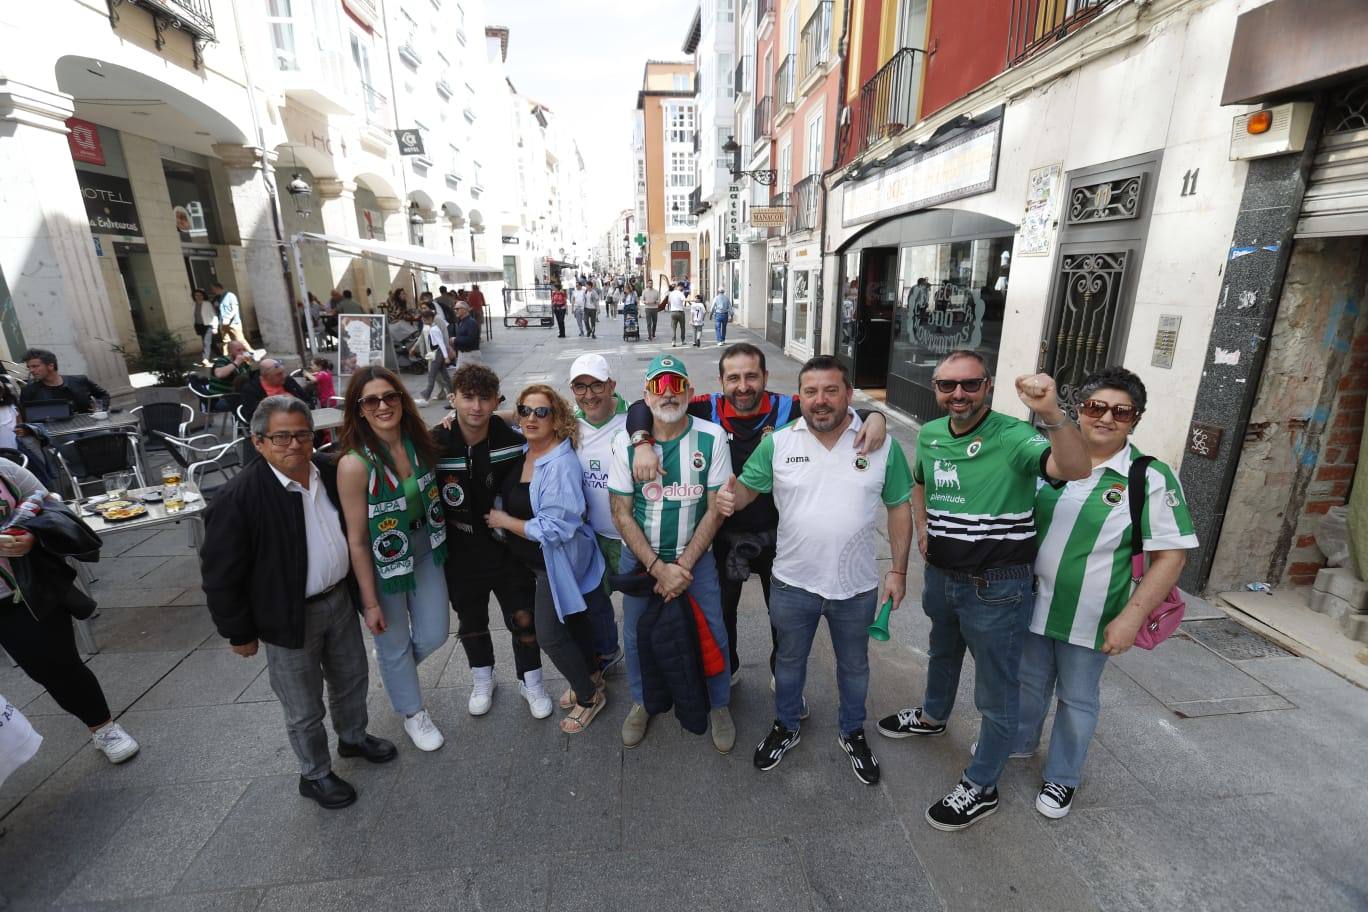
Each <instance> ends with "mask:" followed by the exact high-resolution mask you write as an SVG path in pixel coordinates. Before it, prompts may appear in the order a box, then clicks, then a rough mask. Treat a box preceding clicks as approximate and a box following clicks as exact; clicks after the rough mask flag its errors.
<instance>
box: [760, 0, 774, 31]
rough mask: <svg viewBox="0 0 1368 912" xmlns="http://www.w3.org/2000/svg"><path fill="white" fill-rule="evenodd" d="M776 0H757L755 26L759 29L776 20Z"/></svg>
mask: <svg viewBox="0 0 1368 912" xmlns="http://www.w3.org/2000/svg"><path fill="white" fill-rule="evenodd" d="M774 4H775V0H755V28H756V30H757V31H759V30H760V29H762V28H764V27H765V25H766V24H767V21H768V23H771V24H772V23H773V22H774Z"/></svg>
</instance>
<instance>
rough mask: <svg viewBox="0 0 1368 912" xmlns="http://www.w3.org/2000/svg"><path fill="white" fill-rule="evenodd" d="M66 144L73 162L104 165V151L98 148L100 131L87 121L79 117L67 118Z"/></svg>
mask: <svg viewBox="0 0 1368 912" xmlns="http://www.w3.org/2000/svg"><path fill="white" fill-rule="evenodd" d="M66 125H67V129H69V130H70V131H71V132H70V133H68V134H67V143H68V145H70V146H71V158H72V160H73V161H78V162H89V163H90V164H92V165H103V164H104V163H105V157H104V149H103V148H101V146H100V131H99V129H98V128H97V127H96V126H95V125H94V124H93V123H91V122H90V121H88V120H81V119H80V118H79V117H68V118H67V122H66Z"/></svg>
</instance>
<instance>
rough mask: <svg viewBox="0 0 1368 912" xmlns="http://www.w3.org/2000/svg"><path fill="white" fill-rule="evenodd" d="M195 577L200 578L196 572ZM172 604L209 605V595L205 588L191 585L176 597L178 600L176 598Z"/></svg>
mask: <svg viewBox="0 0 1368 912" xmlns="http://www.w3.org/2000/svg"><path fill="white" fill-rule="evenodd" d="M195 578H196V579H197V580H198V578H199V576H198V574H196V577H195ZM171 604H173V605H208V604H209V597H208V596H207V595H205V594H204V590H203V589H201V588H200V587H199V586H198V585H195V586H191V587H190V588H189V589H186V590H185V591H184V592H182V593H181V594H180V595H179V596H177V597H176V600H175V601H174V602H172V603H171Z"/></svg>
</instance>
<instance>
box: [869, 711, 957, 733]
mask: <svg viewBox="0 0 1368 912" xmlns="http://www.w3.org/2000/svg"><path fill="white" fill-rule="evenodd" d="M879 734H881V735H883V736H884V737H885V738H910V737H912V736H913V735H943V734H945V723H944V722H942V723H941V724H940V725H931V724H929V723H926V722H923V721H922V708H921V707H920V706H918V707H916V708H914V709H900V710H898V711H897V712H895V713H894V714H893V715H891V716H884V717H883V718H882V719H880V720H879Z"/></svg>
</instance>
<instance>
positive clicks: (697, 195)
mask: <svg viewBox="0 0 1368 912" xmlns="http://www.w3.org/2000/svg"><path fill="white" fill-rule="evenodd" d="M707 210H708V204H707V203H705V202H703V188H702V187H694V190H693V192H692V193H690V194H689V214H690V215H701V214H703V213H704V212H706V211H707Z"/></svg>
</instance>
